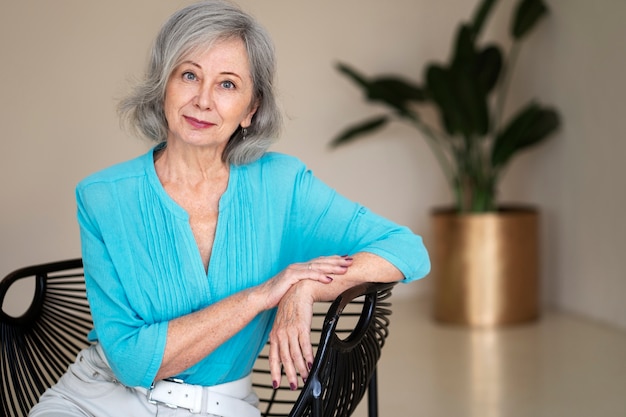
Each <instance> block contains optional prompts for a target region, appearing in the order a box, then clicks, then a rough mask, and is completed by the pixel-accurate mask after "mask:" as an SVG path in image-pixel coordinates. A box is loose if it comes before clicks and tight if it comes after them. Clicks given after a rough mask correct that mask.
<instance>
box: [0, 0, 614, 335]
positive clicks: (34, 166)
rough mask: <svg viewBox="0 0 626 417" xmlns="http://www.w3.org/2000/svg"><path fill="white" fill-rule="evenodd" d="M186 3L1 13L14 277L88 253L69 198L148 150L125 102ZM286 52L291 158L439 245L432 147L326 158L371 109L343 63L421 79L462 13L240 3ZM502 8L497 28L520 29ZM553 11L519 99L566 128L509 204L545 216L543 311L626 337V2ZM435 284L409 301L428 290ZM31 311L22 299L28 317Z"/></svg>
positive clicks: (383, 144) (0, 211) (5, 257)
mask: <svg viewBox="0 0 626 417" xmlns="http://www.w3.org/2000/svg"><path fill="white" fill-rule="evenodd" d="M188 3H190V1H182V0H178V1H171V0H169V1H168V0H132V1H127V0H109V1H106V2H95V1H86V0H55V1H41V0H21V1H5V2H3V4H2V5H1V6H0V51H1V53H2V54H1V56H2V65H0V94H1V97H2V98H1V100H0V126H2V131H3V138H2V147H3V152H2V155H3V156H2V163H1V164H0V189H1V190H2V204H1V205H0V275H4V274H5V273H7V272H9V271H11V270H12V269H15V268H17V267H20V266H23V265H28V264H33V263H39V262H47V261H51V260H57V259H62V258H69V257H75V256H79V240H78V230H77V227H76V224H75V219H74V214H75V207H74V196H73V189H74V185H75V184H76V182H77V181H78V180H79V179H81V178H82V177H84V176H85V175H87V174H88V173H90V172H93V171H95V170H97V169H100V168H102V167H105V166H107V165H110V164H112V163H114V162H117V161H120V160H124V159H128V158H130V157H132V156H134V155H136V154H138V153H139V152H143V150H144V149H146V148H147V146H148V145H147V144H146V143H144V142H142V141H139V140H136V139H133V138H131V137H130V136H129V135H127V134H126V133H124V132H121V131H120V129H119V125H118V121H117V119H116V116H115V103H116V99H117V98H118V97H119V96H120V95H122V94H123V92H124V91H125V89H126V86H127V84H128V83H127V81H128V79H130V78H132V77H133V76H134V75H136V74H138V73H139V72H140V71H142V68H143V64H144V62H145V56H146V50H147V48H148V46H149V43H150V41H151V39H152V37H153V35H154V34H155V32H156V30H157V29H158V27H159V25H160V24H161V22H162V21H163V20H164V19H165V18H166V17H167V16H168V15H169V14H170V13H171V12H172V11H173V10H175V9H177V8H178V7H179V6H181V5H184V4H188ZM239 3H240V4H241V5H242V6H244V8H246V9H247V10H249V11H251V12H252V13H254V14H255V15H257V16H258V18H259V19H260V20H261V21H262V22H263V23H264V24H265V25H266V26H267V27H268V29H269V30H270V32H271V33H272V34H273V36H274V39H275V41H276V44H277V49H278V57H279V67H280V71H279V89H280V98H281V101H282V103H283V107H284V109H285V112H286V115H287V125H286V129H285V134H284V135H283V138H282V140H281V142H280V143H279V144H278V145H277V146H276V147H275V149H276V150H278V151H283V152H288V153H292V154H295V155H297V156H299V157H301V158H302V159H304V160H305V161H306V162H307V163H308V164H309V165H310V166H311V167H312V168H313V169H314V171H315V172H316V173H317V174H318V175H319V176H320V177H321V178H323V179H324V180H326V181H327V182H328V183H330V184H331V185H333V186H334V187H336V188H337V189H338V190H340V191H341V192H342V193H344V194H346V195H348V196H349V197H350V198H352V199H355V200H358V201H360V202H362V203H364V204H366V205H368V206H370V207H371V208H372V209H374V210H375V211H378V212H380V213H381V214H384V215H386V216H388V217H390V218H392V219H394V220H396V221H398V222H400V223H404V224H407V225H409V226H410V227H412V228H413V229H414V230H415V231H416V232H417V233H420V234H423V235H424V236H425V237H426V239H428V237H429V236H428V233H429V232H428V211H429V209H430V208H431V207H432V206H434V205H439V204H445V203H448V202H449V201H450V198H449V195H448V192H447V189H446V188H445V185H444V183H443V178H442V176H441V174H440V172H439V171H438V167H437V165H436V163H435V161H434V159H433V158H432V156H431V154H430V151H429V150H428V148H427V147H426V145H425V144H424V143H423V141H422V140H421V139H420V138H419V137H417V136H416V134H415V132H414V131H412V130H410V129H408V128H405V127H402V126H394V127H393V128H392V129H388V130H386V131H385V132H384V133H381V134H380V135H379V137H378V138H369V139H367V140H365V141H363V142H362V143H360V144H359V145H356V146H350V147H346V148H343V149H340V150H338V151H334V152H331V151H329V150H328V149H327V147H326V144H327V143H328V141H329V140H330V138H331V137H332V136H333V134H335V133H336V132H337V131H338V130H339V129H341V128H342V127H343V126H345V125H346V123H348V122H350V121H352V120H358V119H360V118H361V117H363V116H364V115H365V114H368V113H373V112H375V111H376V109H375V108H373V107H370V106H366V105H364V104H363V103H362V102H361V100H360V97H359V94H358V92H357V91H356V90H355V88H354V87H352V85H350V84H349V83H348V82H347V81H346V80H345V79H343V78H342V77H340V76H339V75H338V73H337V72H336V71H335V70H334V69H333V63H334V62H335V61H337V60H338V59H341V60H344V61H346V62H349V63H352V64H354V65H356V66H357V67H359V68H361V69H362V70H364V71H366V72H370V73H372V74H373V73H381V72H399V73H402V74H404V75H406V76H407V77H415V78H417V77H421V70H422V67H423V65H424V63H425V62H427V61H429V60H430V59H432V58H438V59H444V58H445V57H446V56H447V54H448V48H449V42H450V37H451V35H452V29H453V28H454V27H455V25H456V22H458V20H459V19H461V18H464V17H466V16H469V15H470V14H471V11H472V9H473V6H474V4H475V1H466V0H446V1H440V0H389V1H385V2H381V1H373V0H342V1H335V0H319V1H315V2H310V1H309V2H304V1H301V0H295V1H294V0H263V1H258V0H257V1H254V0H240V1H239ZM512 3H513V2H512V1H511V0H505V1H503V4H502V5H501V6H502V7H500V8H499V9H498V13H497V15H496V16H495V19H494V21H493V22H492V26H491V29H490V31H491V32H492V33H496V34H497V33H500V32H501V31H502V30H503V29H504V28H505V27H506V25H507V18H508V10H509V9H510V7H511V5H512ZM601 3H602V7H599V6H600V5H599V4H597V3H595V2H589V1H586V0H551V1H549V4H550V5H551V7H552V9H553V15H552V16H551V18H550V19H549V20H547V21H545V22H544V24H543V25H542V27H541V30H538V31H537V32H535V33H534V34H533V36H532V38H531V39H530V41H529V43H528V44H527V47H526V49H525V50H524V52H523V55H522V57H521V61H522V62H521V65H520V66H519V67H518V68H517V71H516V81H518V83H519V84H518V87H516V88H514V90H513V95H512V100H511V102H512V103H511V104H515V102H516V100H517V99H520V100H521V99H526V98H528V97H530V96H540V97H541V99H542V101H544V102H548V103H553V104H556V105H557V106H558V107H559V108H560V109H561V113H562V116H563V119H564V122H565V125H564V128H563V130H562V131H561V132H560V134H559V135H558V136H556V137H555V138H554V139H553V140H552V141H551V142H550V143H548V144H546V145H544V146H542V147H541V148H539V149H536V150H533V151H531V152H529V153H528V154H526V155H524V156H523V157H522V158H520V159H519V160H518V161H517V162H516V163H514V165H513V166H512V168H511V170H510V172H509V174H508V176H507V177H506V179H505V183H504V184H503V185H504V187H505V189H503V190H502V191H503V192H502V194H503V198H504V199H505V200H507V201H522V202H531V203H535V204H537V205H539V206H540V207H541V208H542V210H543V214H544V217H543V241H542V258H543V268H542V271H543V282H544V285H543V287H544V299H545V302H546V304H548V305H551V306H557V307H561V308H564V309H567V310H570V311H573V312H576V313H579V314H581V315H585V316H588V317H591V318H595V319H600V320H603V321H606V322H609V323H612V324H615V325H618V326H621V327H624V328H626V308H625V307H624V305H625V303H624V300H623V298H624V294H626V273H625V272H624V266H625V262H624V261H623V260H622V259H621V258H620V256H621V253H622V252H623V251H624V248H626V237H625V236H626V222H625V221H624V218H623V216H622V213H621V212H622V208H623V207H625V206H626V192H625V188H624V185H622V184H618V179H623V178H625V177H626V168H625V166H624V164H623V163H621V162H622V161H621V159H622V158H623V156H624V155H626V137H625V136H626V135H624V128H623V123H620V122H621V120H620V119H621V118H623V116H622V114H620V113H621V111H622V109H623V108H624V105H623V97H625V96H626V94H625V93H626V84H625V83H624V81H623V74H624V73H626V62H625V58H624V54H623V39H625V38H626V26H625V25H624V24H623V19H624V18H625V17H626V3H625V2H623V1H621V0H603V1H602V2H601ZM428 289H429V285H428V280H425V281H424V282H421V283H418V284H413V285H411V286H406V287H404V288H403V289H402V292H401V294H410V293H414V292H415V293H423V294H427V293H428ZM25 302H26V301H21V303H25Z"/></svg>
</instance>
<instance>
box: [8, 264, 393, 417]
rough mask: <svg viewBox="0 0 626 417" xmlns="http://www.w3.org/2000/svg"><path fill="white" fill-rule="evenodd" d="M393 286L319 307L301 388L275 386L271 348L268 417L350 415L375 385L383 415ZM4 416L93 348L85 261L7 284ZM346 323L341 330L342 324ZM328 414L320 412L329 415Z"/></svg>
mask: <svg viewBox="0 0 626 417" xmlns="http://www.w3.org/2000/svg"><path fill="white" fill-rule="evenodd" d="M24 280H32V281H33V284H34V290H33V294H34V295H33V299H32V302H31V304H30V306H29V307H28V309H27V310H26V311H25V312H24V313H23V314H21V315H19V316H18V317H15V316H13V315H11V314H9V313H7V312H5V311H4V309H3V308H4V299H5V297H6V295H7V293H8V292H9V289H10V288H11V286H12V285H13V284H15V283H16V282H18V281H24ZM392 287H393V284H363V285H360V286H357V287H354V288H352V289H350V290H348V291H346V292H344V293H343V294H342V295H340V296H339V297H338V298H337V299H336V300H335V301H334V302H332V303H330V302H329V303H318V304H317V305H316V306H315V313H314V318H313V324H312V329H311V333H312V334H311V340H318V339H319V343H315V345H314V347H315V348H316V350H317V352H316V357H315V361H314V363H313V366H312V368H311V373H310V376H309V379H308V381H307V382H306V384H305V385H304V387H303V388H302V390H300V391H291V390H290V389H289V387H288V386H287V385H285V379H284V378H283V385H281V386H280V387H279V388H278V389H276V390H275V389H273V387H272V386H271V384H270V375H269V360H268V355H267V353H268V346H269V345H268V346H266V347H265V349H264V350H263V351H262V352H261V354H260V355H259V357H258V358H257V361H256V363H255V366H254V370H253V381H254V383H253V385H254V387H255V390H256V392H257V394H258V395H259V397H260V400H261V406H260V408H261V414H262V415H263V417H281V416H282V417H287V416H290V417H299V416H308V415H312V416H315V417H318V416H322V415H323V416H335V417H339V416H349V415H350V414H352V412H353V411H354V409H355V408H356V406H357V404H358V403H359V401H360V400H361V399H362V397H363V396H364V394H365V391H366V389H367V388H368V386H369V392H368V397H369V403H368V405H369V416H370V417H376V416H377V393H376V374H375V371H376V363H377V361H378V359H379V358H380V353H381V348H382V346H383V344H384V342H385V338H386V337H387V334H388V330H387V327H388V325H389V318H388V316H389V314H390V313H391V311H390V309H389V307H390V303H389V301H388V298H389V297H390V295H391V289H392ZM0 307H3V308H2V309H0V382H1V383H2V385H1V386H0V416H7V417H21V416H26V415H28V411H29V410H30V409H31V408H32V406H33V405H34V404H35V403H36V402H37V400H38V399H39V396H40V395H41V394H42V393H43V392H44V391H45V390H46V389H47V388H48V387H50V386H51V385H53V384H54V383H56V381H57V380H58V379H59V378H60V377H61V375H62V374H63V373H64V372H65V371H66V370H67V367H68V366H69V365H70V364H71V363H72V362H73V361H74V360H75V358H76V355H77V354H78V352H79V351H80V350H81V349H83V348H85V347H87V346H88V345H89V342H88V341H87V333H88V332H89V331H90V330H91V328H92V322H91V314H90V311H89V304H88V302H87V297H86V290H85V281H84V276H83V270H82V260H81V259H72V260H67V261H61V262H53V263H48V264H42V265H36V266H31V267H26V268H22V269H19V270H16V271H14V272H12V273H11V274H9V275H7V276H6V277H5V278H4V279H3V280H2V281H0ZM339 324H340V325H339ZM322 409H323V411H324V412H323V413H320V412H319V411H322Z"/></svg>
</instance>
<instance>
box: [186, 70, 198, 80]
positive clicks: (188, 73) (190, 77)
mask: <svg viewBox="0 0 626 417" xmlns="http://www.w3.org/2000/svg"><path fill="white" fill-rule="evenodd" d="M183 80H186V81H195V80H196V74H194V73H193V72H191V71H185V72H183Z"/></svg>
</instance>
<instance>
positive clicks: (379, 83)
mask: <svg viewBox="0 0 626 417" xmlns="http://www.w3.org/2000/svg"><path fill="white" fill-rule="evenodd" d="M368 98H369V99H370V100H378V101H398V102H401V103H406V102H407V101H416V102H419V101H424V100H426V94H425V93H424V90H423V89H421V88H420V87H418V86H416V85H415V84H413V83H411V82H410V81H407V80H405V79H403V78H402V77H399V76H387V77H379V78H374V79H373V80H372V82H371V84H370V90H369V96H368Z"/></svg>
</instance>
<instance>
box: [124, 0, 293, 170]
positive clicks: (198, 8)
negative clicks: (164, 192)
mask: <svg viewBox="0 0 626 417" xmlns="http://www.w3.org/2000/svg"><path fill="white" fill-rule="evenodd" d="M231 38H239V39H241V40H242V41H243V42H244V44H245V47H246V50H247V53H248V60H249V62H250V71H251V73H252V74H251V76H252V83H253V86H254V87H253V88H254V92H253V102H257V103H258V109H257V111H256V113H255V114H254V116H253V118H252V123H251V125H250V126H249V127H248V128H247V133H246V135H245V136H244V132H243V131H242V129H237V130H236V131H235V132H234V133H233V134H232V136H231V137H230V139H229V141H228V144H227V145H226V149H225V150H224V154H223V155H222V159H223V160H224V161H225V162H228V163H234V164H246V163H248V162H252V161H254V160H256V159H258V158H259V157H260V156H261V155H263V153H264V152H265V151H266V150H267V149H268V148H269V146H270V145H271V144H272V142H273V141H274V140H275V139H276V137H277V136H278V134H279V132H280V129H281V127H282V115H281V112H280V110H279V108H278V104H277V102H276V96H275V93H274V86H273V81H274V73H275V71H276V59H275V56H274V45H273V43H272V41H271V39H270V37H269V35H268V33H267V32H266V30H265V29H264V28H263V27H261V26H260V25H259V24H258V23H257V22H256V20H254V19H253V18H252V17H251V16H250V15H248V14H246V13H245V12H243V11H242V10H241V9H239V8H238V7H237V6H235V5H234V4H232V3H229V2H226V1H224V0H208V1H203V2H200V3H196V4H192V5H190V6H187V7H185V8H183V9H181V10H179V11H178V12H176V13H174V14H173V15H172V16H171V17H170V18H169V20H168V21H167V22H165V24H164V25H163V27H162V28H161V30H160V32H159V34H158V35H157V37H156V39H155V42H154V44H153V46H152V50H151V55H150V60H149V65H148V69H147V71H146V73H145V75H144V77H143V79H142V80H140V81H139V83H138V84H137V85H136V87H135V88H134V90H133V91H132V92H131V93H130V94H129V95H128V96H127V97H126V98H124V99H123V100H122V101H121V102H120V104H119V107H118V111H119V114H120V116H121V118H122V120H125V121H126V122H127V123H128V124H129V125H130V126H132V127H133V128H135V129H136V130H137V131H138V132H139V133H140V134H142V135H143V136H146V137H147V138H149V139H151V140H154V141H156V142H164V141H165V140H166V139H167V133H168V124H167V120H166V118H165V112H164V109H163V102H164V99H165V88H166V85H167V81H168V79H169V77H170V75H171V74H172V72H173V71H174V70H175V68H176V67H177V66H178V65H179V64H180V63H181V62H182V60H183V59H184V57H185V56H187V55H188V54H189V53H190V52H192V51H194V50H197V49H198V48H207V47H209V46H210V45H211V44H213V43H214V42H216V41H219V40H223V39H231ZM244 139H245V140H244Z"/></svg>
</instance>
